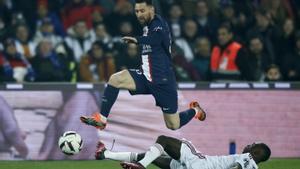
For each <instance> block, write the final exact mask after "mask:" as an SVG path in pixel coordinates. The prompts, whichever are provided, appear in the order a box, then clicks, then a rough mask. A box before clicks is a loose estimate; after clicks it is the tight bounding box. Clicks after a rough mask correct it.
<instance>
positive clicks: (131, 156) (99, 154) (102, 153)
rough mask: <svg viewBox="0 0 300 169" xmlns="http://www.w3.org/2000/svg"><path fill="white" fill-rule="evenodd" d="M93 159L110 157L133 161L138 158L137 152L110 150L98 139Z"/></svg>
mask: <svg viewBox="0 0 300 169" xmlns="http://www.w3.org/2000/svg"><path fill="white" fill-rule="evenodd" d="M140 158H141V157H140ZM95 159H96V160H104V159H111V160H117V161H126V162H134V161H137V160H138V153H133V152H112V151H110V150H108V149H107V148H106V147H105V145H104V143H103V142H101V141H99V142H98V144H97V149H96V152H95Z"/></svg>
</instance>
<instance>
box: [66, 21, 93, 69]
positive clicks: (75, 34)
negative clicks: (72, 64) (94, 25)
mask: <svg viewBox="0 0 300 169" xmlns="http://www.w3.org/2000/svg"><path fill="white" fill-rule="evenodd" d="M65 42H66V44H67V46H68V47H69V48H70V49H71V50H72V51H73V54H74V58H75V61H76V62H77V63H79V61H80V59H81V57H82V56H83V55H84V54H86V53H87V51H88V50H89V49H90V48H91V46H92V43H93V38H92V36H91V32H90V31H89V30H88V27H87V25H86V23H85V21H83V20H79V21H77V22H76V23H75V25H74V26H73V27H72V29H71V30H70V31H69V35H68V36H67V37H66V38H65Z"/></svg>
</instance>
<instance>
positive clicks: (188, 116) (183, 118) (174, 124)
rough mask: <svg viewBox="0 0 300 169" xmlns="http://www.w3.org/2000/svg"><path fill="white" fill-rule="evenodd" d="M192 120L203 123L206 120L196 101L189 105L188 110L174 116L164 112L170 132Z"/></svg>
mask: <svg viewBox="0 0 300 169" xmlns="http://www.w3.org/2000/svg"><path fill="white" fill-rule="evenodd" d="M162 110H163V109H162ZM163 111H164V110H163ZM193 118H195V119H197V120H200V121H204V120H205V119H206V112H205V111H204V110H203V109H202V108H201V107H200V105H199V103H198V102H196V101H193V102H191V103H190V105H189V109H188V110H185V111H182V112H179V113H175V114H172V113H169V112H164V119H165V122H166V126H167V127H168V128H169V129H171V130H177V129H179V128H181V127H182V126H184V125H186V124H187V123H189V122H190V121H191V120H192V119H193Z"/></svg>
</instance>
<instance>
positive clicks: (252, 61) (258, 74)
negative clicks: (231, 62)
mask: <svg viewBox="0 0 300 169" xmlns="http://www.w3.org/2000/svg"><path fill="white" fill-rule="evenodd" d="M272 63H273V61H272V58H271V57H270V56H269V55H268V54H267V53H266V52H265V48H264V44H263V40H262V38H261V37H260V36H253V37H251V38H250V39H249V41H248V46H247V48H246V49H242V50H241V51H240V52H239V53H238V57H237V59H236V64H237V66H238V68H239V70H240V72H241V79H242V80H247V81H263V80H264V78H265V77H264V76H265V74H264V72H266V71H267V69H268V67H269V66H270V65H271V64H272Z"/></svg>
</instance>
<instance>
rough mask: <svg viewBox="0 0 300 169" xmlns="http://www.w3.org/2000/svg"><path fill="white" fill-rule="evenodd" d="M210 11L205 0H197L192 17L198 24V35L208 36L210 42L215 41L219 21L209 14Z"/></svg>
mask: <svg viewBox="0 0 300 169" xmlns="http://www.w3.org/2000/svg"><path fill="white" fill-rule="evenodd" d="M210 12H211V11H210V9H209V7H208V4H207V1H206V0H199V1H197V4H196V12H195V16H194V19H195V21H196V22H197V24H198V34H199V36H205V37H209V38H210V40H211V41H212V42H216V39H217V38H216V34H217V29H218V25H219V21H218V20H217V19H216V18H215V17H213V16H212V15H210Z"/></svg>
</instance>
